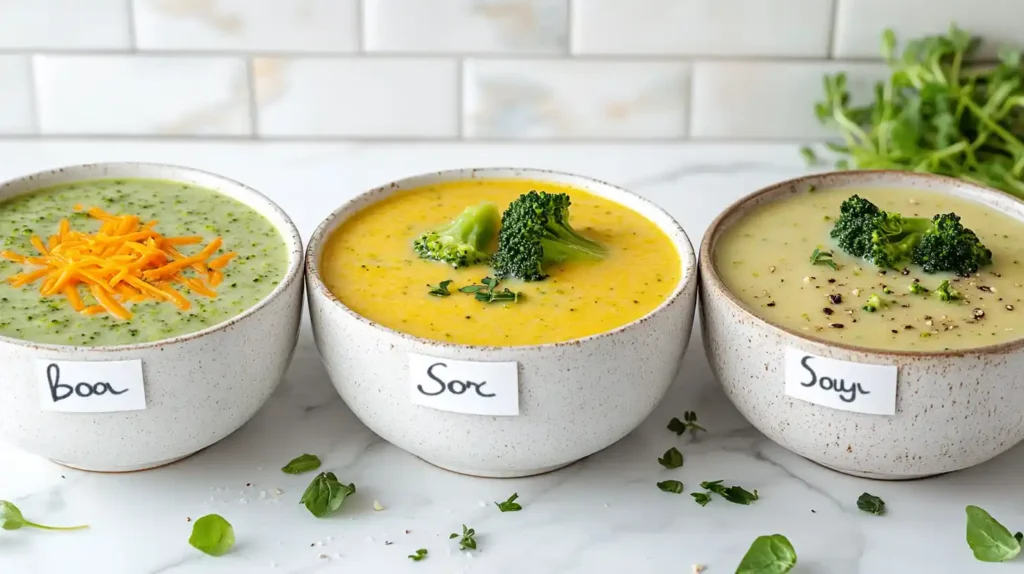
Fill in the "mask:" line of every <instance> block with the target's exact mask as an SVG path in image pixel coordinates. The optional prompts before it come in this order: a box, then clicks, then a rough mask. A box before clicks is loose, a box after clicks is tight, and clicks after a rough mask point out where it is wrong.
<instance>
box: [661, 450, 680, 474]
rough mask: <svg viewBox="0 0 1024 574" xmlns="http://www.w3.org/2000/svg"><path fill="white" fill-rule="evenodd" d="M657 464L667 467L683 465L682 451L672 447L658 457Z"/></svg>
mask: <svg viewBox="0 0 1024 574" xmlns="http://www.w3.org/2000/svg"><path fill="white" fill-rule="evenodd" d="M658 464H660V465H661V466H664V467H665V468H668V469H672V468H679V467H681V466H683V453H681V452H679V449H677V448H676V447H672V448H670V449H668V450H666V451H665V454H663V455H662V456H661V458H659V459H658Z"/></svg>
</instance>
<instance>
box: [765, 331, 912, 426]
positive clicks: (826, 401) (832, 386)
mask: <svg viewBox="0 0 1024 574" xmlns="http://www.w3.org/2000/svg"><path fill="white" fill-rule="evenodd" d="M785 361H786V362H785V367H786V368H785V377H786V394H787V395H789V396H791V397H794V398H797V399H800V400H803V401H807V402H809V403H814V404H816V405H821V406H823V407H829V408H833V409H839V410H843V411H852V412H855V413H865V414H872V415H894V414H896V379H897V375H898V369H897V367H896V366H895V365H869V364H866V363H854V362H850V361H840V360H837V359H827V358H825V357H819V356H817V355H812V354H810V353H806V352H804V351H801V350H799V349H793V348H787V349H786V358H785Z"/></svg>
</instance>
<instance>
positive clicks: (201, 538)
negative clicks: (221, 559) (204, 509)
mask: <svg viewBox="0 0 1024 574" xmlns="http://www.w3.org/2000/svg"><path fill="white" fill-rule="evenodd" d="M188 543H189V544H191V545H192V546H193V547H194V548H196V549H197V550H199V551H201V552H204V553H206V554H209V555H210V556H223V555H225V554H227V553H228V551H229V550H231V547H232V546H234V545H235V529H234V528H232V527H231V523H230V522H228V521H227V520H225V519H224V517H223V516H221V515H219V514H207V515H206V516H204V517H202V518H200V519H198V520H196V521H195V522H194V523H192V536H189V538H188Z"/></svg>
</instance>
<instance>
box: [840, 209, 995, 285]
mask: <svg viewBox="0 0 1024 574" xmlns="http://www.w3.org/2000/svg"><path fill="white" fill-rule="evenodd" d="M839 212H840V216H839V218H838V219H837V220H836V223H835V225H834V226H833V227H832V232H831V234H830V235H831V236H832V238H833V239H835V240H836V243H837V244H838V245H839V247H840V248H841V249H842V250H843V251H845V252H847V253H849V254H850V255H853V256H855V257H863V258H864V259H867V260H868V261H871V262H872V263H874V264H875V265H876V266H878V267H881V268H891V269H899V268H900V267H902V266H903V265H905V264H906V263H908V262H912V263H917V264H918V265H921V266H922V267H923V268H924V270H925V272H926V273H937V272H941V271H952V272H954V273H957V274H960V275H969V274H970V273H974V272H976V271H977V270H978V268H979V267H981V266H983V265H988V264H989V263H991V262H992V252H991V251H989V250H988V249H987V248H986V247H985V246H984V245H982V243H981V241H980V240H979V239H978V236H977V235H975V234H974V232H973V231H971V230H970V229H967V228H965V227H964V226H963V225H962V224H960V218H959V216H957V215H956V214H953V213H949V214H945V215H936V216H935V217H933V218H932V219H927V218H923V217H903V216H902V215H901V214H899V213H895V212H887V211H882V210H880V209H879V208H878V206H876V205H875V204H873V203H871V202H870V201H868V200H866V199H864V198H862V197H860V196H858V195H853V196H851V197H849V198H848V199H846V201H844V202H843V203H842V205H841V206H840V207H839Z"/></svg>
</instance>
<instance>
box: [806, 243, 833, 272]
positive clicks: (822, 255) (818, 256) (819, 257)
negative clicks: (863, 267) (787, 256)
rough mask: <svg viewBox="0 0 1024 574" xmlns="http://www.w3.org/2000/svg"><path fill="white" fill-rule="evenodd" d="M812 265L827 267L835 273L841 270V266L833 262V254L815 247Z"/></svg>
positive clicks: (812, 253) (812, 254)
mask: <svg viewBox="0 0 1024 574" xmlns="http://www.w3.org/2000/svg"><path fill="white" fill-rule="evenodd" d="M811 265H825V266H826V267H829V268H830V269H832V270H833V271H835V270H837V269H839V265H837V264H836V262H835V261H833V260H832V252H831V251H822V250H820V249H818V248H817V247H815V248H814V251H812V252H811Z"/></svg>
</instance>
